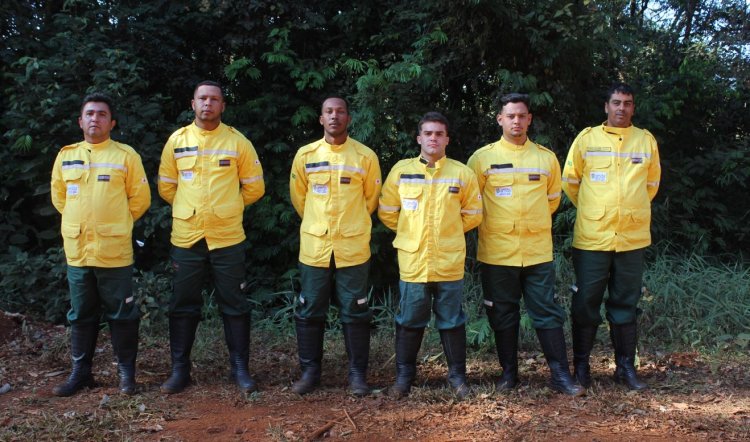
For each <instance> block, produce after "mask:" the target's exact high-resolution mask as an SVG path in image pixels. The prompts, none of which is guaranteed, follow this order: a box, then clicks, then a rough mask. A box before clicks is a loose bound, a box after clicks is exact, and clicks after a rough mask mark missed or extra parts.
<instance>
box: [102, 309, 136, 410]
mask: <svg viewBox="0 0 750 442" xmlns="http://www.w3.org/2000/svg"><path fill="white" fill-rule="evenodd" d="M139 325H140V321H139V320H135V321H110V323H109V330H110V333H111V334H112V349H113V350H114V352H115V357H117V374H118V375H119V376H120V391H121V392H122V393H124V394H127V395H133V394H135V393H136V391H137V389H136V384H135V359H136V356H137V355H138V326H139Z"/></svg>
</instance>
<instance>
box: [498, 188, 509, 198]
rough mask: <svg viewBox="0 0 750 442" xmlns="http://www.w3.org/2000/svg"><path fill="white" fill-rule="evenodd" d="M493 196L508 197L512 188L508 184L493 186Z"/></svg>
mask: <svg viewBox="0 0 750 442" xmlns="http://www.w3.org/2000/svg"><path fill="white" fill-rule="evenodd" d="M495 196H496V197H498V198H510V197H512V196H513V188H512V187H510V186H505V187H495Z"/></svg>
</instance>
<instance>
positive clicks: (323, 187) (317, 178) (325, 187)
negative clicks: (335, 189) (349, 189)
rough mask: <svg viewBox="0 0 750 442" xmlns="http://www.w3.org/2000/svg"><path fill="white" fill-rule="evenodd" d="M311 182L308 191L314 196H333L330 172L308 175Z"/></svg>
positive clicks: (324, 197)
mask: <svg viewBox="0 0 750 442" xmlns="http://www.w3.org/2000/svg"><path fill="white" fill-rule="evenodd" d="M308 181H309V182H310V184H309V186H310V187H309V188H308V193H311V194H312V195H313V197H314V198H318V199H323V200H328V199H329V198H330V197H331V175H330V174H328V173H315V174H311V175H308Z"/></svg>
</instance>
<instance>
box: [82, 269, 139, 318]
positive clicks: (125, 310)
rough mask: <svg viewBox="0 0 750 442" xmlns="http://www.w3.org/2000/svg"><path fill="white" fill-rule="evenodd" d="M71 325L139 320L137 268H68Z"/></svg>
mask: <svg viewBox="0 0 750 442" xmlns="http://www.w3.org/2000/svg"><path fill="white" fill-rule="evenodd" d="M68 287H70V311H68V321H69V322H70V323H71V324H99V320H100V319H101V318H100V317H101V314H102V313H104V320H105V321H135V320H137V319H138V318H140V317H141V312H140V309H139V308H138V303H137V302H135V297H134V296H133V266H132V265H131V266H125V267H112V268H105V267H74V266H70V265H69V266H68Z"/></svg>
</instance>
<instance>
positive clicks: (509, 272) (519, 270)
mask: <svg viewBox="0 0 750 442" xmlns="http://www.w3.org/2000/svg"><path fill="white" fill-rule="evenodd" d="M480 273H481V278H482V291H483V292H484V306H485V309H486V311H487V318H488V319H489V321H490V326H491V327H492V329H493V330H506V329H508V328H511V327H517V326H518V323H519V321H520V319H521V313H520V302H521V296H523V299H524V303H525V304H526V311H527V312H528V314H529V317H530V318H531V321H532V325H533V327H534V328H535V329H552V328H557V327H562V325H563V323H564V322H565V312H564V311H563V308H562V307H561V306H560V304H558V303H556V302H555V266H554V264H553V263H552V262H545V263H541V264H536V265H532V266H528V267H515V266H498V265H490V264H485V263H482V266H481V270H480Z"/></svg>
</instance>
